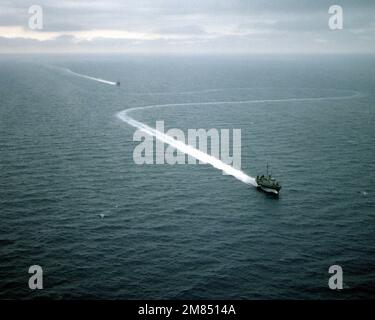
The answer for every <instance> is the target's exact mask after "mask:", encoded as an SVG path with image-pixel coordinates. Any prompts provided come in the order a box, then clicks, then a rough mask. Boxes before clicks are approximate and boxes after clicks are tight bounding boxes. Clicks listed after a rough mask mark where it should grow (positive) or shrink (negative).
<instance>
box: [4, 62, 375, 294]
mask: <svg viewBox="0 0 375 320" xmlns="http://www.w3.org/2000/svg"><path fill="white" fill-rule="evenodd" d="M64 68H69V69H70V70H72V71H74V72H77V73H80V74H84V75H89V76H92V77H97V78H101V79H106V80H109V81H121V86H120V87H118V86H111V85H107V84H104V83H100V82H98V81H92V80H90V79H86V78H82V77H78V76H75V75H74V74H72V73H69V72H67V71H66V69H64ZM374 88H375V57H373V56H366V55H362V56H349V55H341V56H334V55H325V56H319V55H316V56H308V55H305V56H287V55H285V56H276V55H270V56H248V57H246V56H233V57H230V56H227V57H219V56H191V57H187V56H179V57H177V56H147V55H145V56H129V55H114V56H105V55H100V56H95V55H88V56H83V55H71V56H64V55H55V56H47V55H41V56H37V55H35V56H27V57H26V56H22V55H20V56H6V55H3V56H1V57H0V168H1V170H0V298H2V299H14V298H19V299H33V298H53V299H61V298H73V299H76V298H89V299H91V298H95V299H99V298H100V299H146V298H147V299H329V298H333V299H358V298H375V201H374V196H375V161H374V157H375V144H374V142H375V130H374V123H375V121H374V120H375V91H374ZM324 97H325V98H329V97H341V98H340V99H319V98H324ZM293 98H295V99H296V100H295V101H291V100H286V101H279V102H263V103H249V104H246V103H244V104H236V103H233V105H231V104H225V105H221V104H217V105H215V104H213V105H204V104H203V105H199V103H201V102H202V103H203V102H208V101H212V102H215V101H233V102H236V101H242V100H261V99H280V100H281V99H293ZM300 98H317V99H311V100H306V101H300V100H298V99H300ZM190 102H191V103H194V104H193V105H191V106H173V105H171V106H170V107H165V108H157V109H144V110H139V111H136V112H134V113H133V114H132V115H133V116H134V118H135V119H137V120H138V121H141V122H143V123H147V124H148V125H149V126H152V127H154V126H155V121H156V120H164V121H165V126H166V129H168V128H180V129H182V130H184V131H185V132H186V130H187V129H189V128H193V129H195V128H204V129H207V130H208V129H210V128H218V129H220V128H239V129H241V132H242V169H243V171H244V172H246V173H247V174H249V175H251V176H256V175H257V174H262V173H264V171H265V165H266V163H267V162H268V163H269V164H270V169H271V172H272V174H273V175H274V176H275V177H277V179H278V180H280V182H281V184H282V187H283V188H282V190H281V192H280V195H279V197H278V198H277V197H274V196H269V195H268V194H265V193H263V192H259V191H258V190H257V189H256V188H254V187H252V186H249V185H247V184H244V183H242V182H240V181H238V180H236V179H235V178H233V177H231V176H228V175H223V174H222V173H221V172H220V171H218V170H217V169H215V168H213V167H211V166H209V165H207V164H206V165H202V164H201V165H192V164H191V165H189V164H187V165H167V164H165V165H137V164H135V163H134V161H133V150H134V148H135V146H136V145H137V144H138V143H137V142H134V141H133V134H134V132H135V129H134V128H132V127H131V126H129V125H128V124H126V123H124V122H122V121H121V120H120V119H118V118H117V117H116V113H117V112H119V111H121V110H124V109H127V108H134V107H141V106H146V105H153V104H178V103H190ZM31 265H40V266H41V267H42V268H43V275H44V278H43V281H44V289H43V290H36V291H32V290H30V289H29V287H28V280H29V277H30V274H29V273H28V269H29V267H30V266H31ZM331 265H340V266H341V267H342V269H343V279H344V289H343V290H341V291H333V290H331V289H329V287H328V279H329V277H330V276H331V275H330V274H329V273H328V268H329V267H330V266H331Z"/></svg>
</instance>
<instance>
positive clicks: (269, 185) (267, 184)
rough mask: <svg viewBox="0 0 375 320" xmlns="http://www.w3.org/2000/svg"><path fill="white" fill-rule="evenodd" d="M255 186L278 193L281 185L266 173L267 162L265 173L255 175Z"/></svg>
mask: <svg viewBox="0 0 375 320" xmlns="http://www.w3.org/2000/svg"><path fill="white" fill-rule="evenodd" d="M255 181H256V183H257V185H258V186H257V188H258V189H260V190H263V191H265V192H269V193H274V194H279V192H280V190H281V185H280V184H279V182H277V181H276V179H275V178H273V177H272V176H271V175H270V174H268V163H267V175H261V176H257V177H256V179H255Z"/></svg>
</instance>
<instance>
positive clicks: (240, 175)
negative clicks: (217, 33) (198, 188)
mask: <svg viewBox="0 0 375 320" xmlns="http://www.w3.org/2000/svg"><path fill="white" fill-rule="evenodd" d="M65 70H66V71H68V72H69V73H71V74H74V75H76V76H78V77H82V78H86V79H89V80H94V81H98V82H101V83H105V84H109V85H116V82H112V81H107V80H103V79H100V78H94V77H90V76H86V75H83V74H80V73H76V72H74V71H71V70H70V69H65ZM346 91H348V90H346ZM197 92H199V91H197ZM352 92H353V94H351V95H349V96H332V97H320V98H314V97H311V98H286V99H260V100H243V101H212V102H192V103H169V104H156V105H149V106H143V107H136V108H130V109H126V110H123V111H120V112H118V113H117V114H116V115H117V117H118V118H119V119H120V120H122V121H124V122H126V123H127V124H129V125H131V126H132V127H134V128H137V129H139V130H141V131H143V132H144V133H146V134H148V135H150V136H152V137H155V138H156V139H158V140H159V141H161V142H163V143H166V144H169V145H170V146H172V147H174V148H176V149H177V150H179V151H181V152H183V153H185V154H188V155H190V156H192V157H193V158H195V159H197V160H199V161H201V162H205V163H208V164H210V165H211V166H213V167H214V168H216V169H218V170H221V171H223V172H225V173H226V174H228V175H231V176H233V177H235V178H236V179H237V180H239V181H242V182H244V183H246V184H249V185H253V186H255V187H257V186H258V185H257V183H256V181H255V178H254V177H251V176H249V175H247V174H246V173H245V172H243V171H241V170H239V169H235V168H233V167H232V166H230V165H228V164H226V163H224V162H223V161H221V160H220V159H217V158H215V157H213V156H211V155H209V154H207V153H205V152H202V151H200V150H199V149H196V148H194V147H192V146H190V145H188V144H186V143H184V142H181V141H179V140H176V139H174V138H173V137H171V136H169V135H167V134H166V133H164V132H161V131H158V130H156V129H154V128H152V127H150V126H148V125H146V124H144V123H142V122H140V121H137V120H135V119H134V118H132V117H131V116H130V115H129V113H130V112H132V111H136V110H144V109H153V108H163V107H179V106H195V105H220V104H221V105H225V104H250V103H251V104H254V103H278V102H288V101H289V102H295V101H300V102H304V101H327V100H344V99H351V98H355V97H360V96H362V95H361V94H360V93H359V92H356V91H352Z"/></svg>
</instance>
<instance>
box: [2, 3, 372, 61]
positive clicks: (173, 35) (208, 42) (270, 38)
mask: <svg viewBox="0 0 375 320" xmlns="http://www.w3.org/2000/svg"><path fill="white" fill-rule="evenodd" d="M32 5H39V6H40V7H41V8H42V10H43V28H42V29H40V30H37V29H31V28H30V27H29V19H30V18H31V17H32V14H30V13H29V8H30V7H31V6H32ZM332 5H340V6H341V7H342V9H343V28H342V29H337V30H331V29H330V28H329V24H328V21H329V18H330V17H331V14H329V12H328V9H329V7H330V6H332ZM374 40H375V0H340V1H339V0H184V1H183V0H107V1H104V0H102V1H98V0H82V1H80V0H32V1H28V0H0V53H122V52H128V53H145V54H147V53H150V54H156V53H157V54H271V53H277V54H280V53H285V54H310V53H375V41H374Z"/></svg>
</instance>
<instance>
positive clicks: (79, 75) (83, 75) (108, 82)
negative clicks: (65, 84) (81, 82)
mask: <svg viewBox="0 0 375 320" xmlns="http://www.w3.org/2000/svg"><path fill="white" fill-rule="evenodd" d="M64 70H65V71H66V72H69V73H71V74H74V75H75V76H77V77H81V78H85V79H89V80H93V81H97V82H101V83H105V84H109V85H111V86H115V85H116V82H113V81H108V80H104V79H100V78H95V77H91V76H87V75H85V74H81V73H77V72H74V71H72V70H70V69H68V68H65V69H64Z"/></svg>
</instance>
